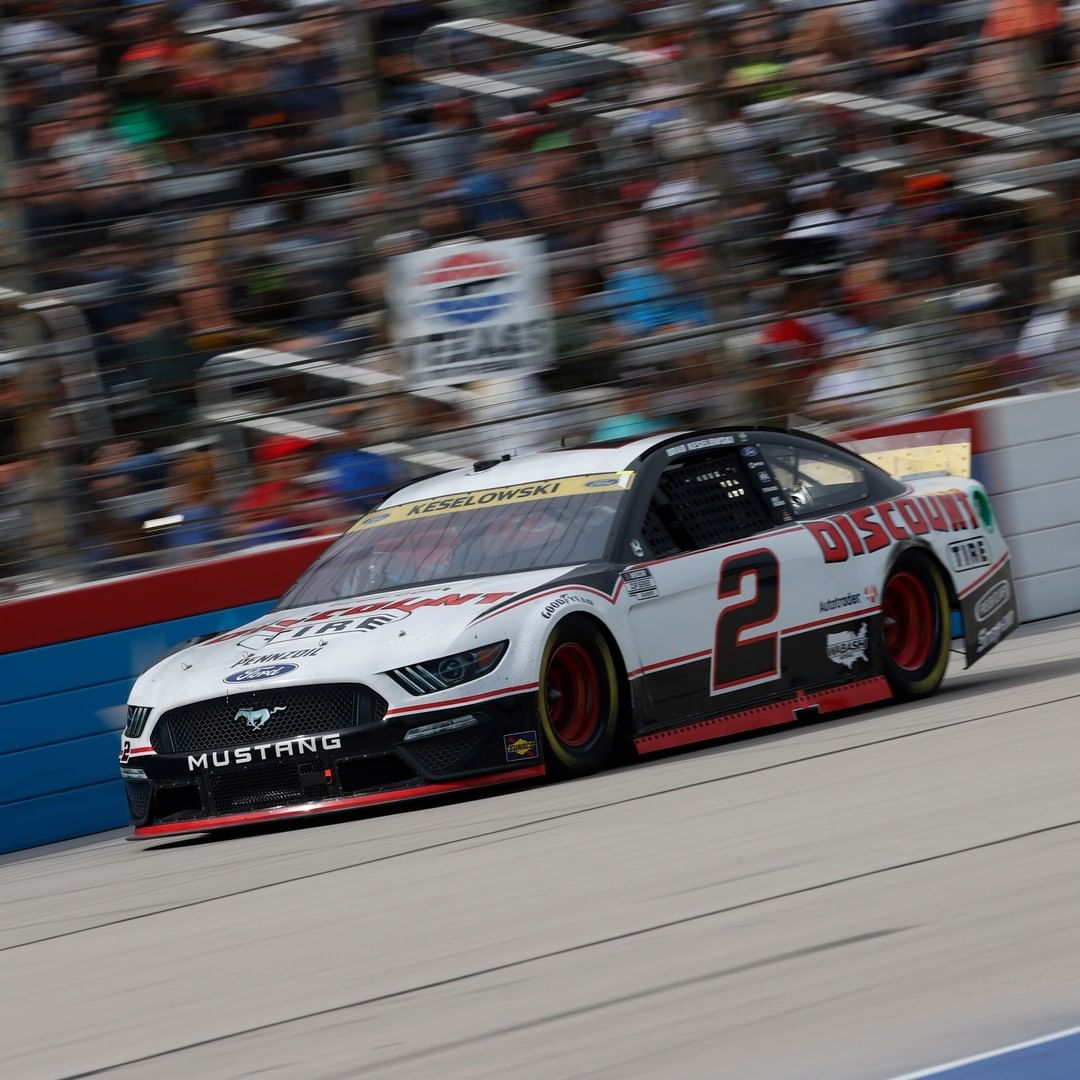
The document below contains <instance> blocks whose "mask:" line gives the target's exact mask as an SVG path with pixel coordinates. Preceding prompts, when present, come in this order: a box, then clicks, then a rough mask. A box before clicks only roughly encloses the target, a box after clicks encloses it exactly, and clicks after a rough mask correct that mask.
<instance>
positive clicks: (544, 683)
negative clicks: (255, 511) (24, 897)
mask: <svg viewBox="0 0 1080 1080" xmlns="http://www.w3.org/2000/svg"><path fill="white" fill-rule="evenodd" d="M1016 624H1017V614H1016V606H1015V598H1014V593H1013V585H1012V578H1011V574H1010V568H1009V552H1008V548H1007V547H1006V544H1005V542H1004V540H1003V538H1002V536H1001V533H1000V530H998V529H997V528H996V526H995V522H994V517H993V512H992V510H991V507H990V503H989V500H988V499H987V497H986V493H985V492H984V490H983V489H982V487H981V486H980V485H979V484H978V483H976V482H975V481H973V480H970V479H967V478H964V477H959V476H948V475H936V476H930V477H923V478H922V479H917V480H912V481H909V482H907V483H902V482H900V481H898V480H896V479H893V478H892V477H891V476H889V475H888V474H887V473H885V472H883V471H882V470H881V469H879V468H877V467H876V466H874V465H872V464H870V463H869V462H868V461H866V460H864V459H863V458H861V457H859V456H857V455H856V454H854V453H851V452H850V451H848V450H845V449H842V448H841V447H839V446H836V445H834V444H832V443H829V442H826V441H824V440H821V439H817V438H814V437H811V436H807V435H799V434H794V433H787V432H781V431H775V430H767V429H745V430H716V431H705V432H695V433H682V434H677V435H663V436H654V437H651V438H646V439H639V440H636V441H632V442H625V443H621V444H618V445H603V446H592V447H584V448H580V449H567V450H552V451H546V452H541V453H535V454H531V455H529V456H528V457H522V458H517V459H513V460H503V461H495V462H490V461H489V462H479V463H477V464H476V465H475V466H473V467H472V468H469V469H463V470H459V471H456V472H451V473H447V474H444V475H441V476H436V477H433V478H430V479H425V480H421V481H418V482H416V483H413V484H411V485H409V486H407V487H405V488H403V489H401V490H400V491H398V492H396V493H395V494H394V495H392V496H391V497H390V498H388V499H387V500H386V501H385V502H384V503H383V504H382V505H381V506H379V507H378V508H377V509H376V510H374V511H372V512H371V513H369V514H367V515H365V516H364V517H363V518H361V519H360V520H359V521H358V522H357V523H356V524H355V525H354V526H353V527H352V529H350V530H349V531H348V532H347V533H345V534H344V535H343V536H342V537H341V538H340V539H338V540H337V541H336V542H335V543H334V544H333V545H332V546H331V547H330V548H329V549H328V550H327V551H326V553H325V554H324V555H323V556H322V557H321V558H320V559H319V560H318V561H317V562H315V563H314V565H312V566H311V568H310V569H309V570H308V571H307V572H306V573H305V574H304V575H303V576H302V577H301V578H300V580H299V581H297V583H296V584H295V585H294V586H293V587H292V588H291V589H290V590H289V592H288V593H287V594H286V595H285V596H284V598H283V599H282V600H281V602H280V604H279V606H278V607H277V609H276V610H275V611H274V612H273V614H272V615H270V616H268V617H266V618H264V619H262V620H260V621H258V622H255V623H252V624H250V625H248V626H244V627H241V628H240V629H238V630H234V631H231V632H229V633H226V634H222V635H220V636H217V637H214V638H212V639H211V640H207V641H202V642H200V643H197V644H193V645H190V646H188V647H186V648H184V649H182V650H181V651H178V652H174V653H173V654H171V655H169V656H167V657H166V658H165V659H163V660H161V661H159V662H158V663H157V664H156V665H155V666H154V667H152V668H151V669H150V670H149V671H147V672H146V673H145V674H144V675H143V676H142V677H141V678H140V679H139V680H138V681H137V682H136V683H135V686H134V688H133V690H132V693H131V698H130V703H129V705H128V724H127V727H126V729H125V732H124V737H123V743H122V752H121V758H120V765H121V772H122V774H123V777H124V779H125V781H126V784H127V791H128V799H129V802H130V808H131V813H132V817H133V819H134V823H135V835H136V836H139V837H152V836H159V835H163V834H170V833H179V832H202V831H206V830H209V829H217V828H222V827H228V826H236V825H243V824H249V823H253V822H262V821H268V820H274V819H277V818H279V817H286V816H291V815H306V814H310V813H313V812H326V811H338V810H345V809H349V808H352V807H357V806H364V805H369V804H376V803H382V802H387V801H390V800H396V799H410V798H416V797H420V796H429V795H435V794H440V793H445V792H450V791H455V790H459V789H467V788H473V787H477V786H480V785H490V784H502V783H506V782H509V781H522V780H527V779H531V778H537V777H540V776H542V775H544V774H545V773H547V774H563V775H566V774H580V773H586V772H590V771H593V770H596V769H599V768H600V767H601V766H603V765H604V763H605V762H606V761H607V760H608V758H609V756H610V755H611V754H612V752H613V750H614V748H615V747H616V744H617V743H619V742H622V743H623V744H625V745H627V746H630V747H633V748H635V749H636V751H637V752H638V753H649V752H651V751H656V750H661V749H664V748H668V747H673V746H679V745H684V744H688V743H694V742H701V741H703V740H708V739H715V738H717V737H721V736H726V735H731V734H734V733H736V732H742V731H747V730H749V729H752V728H762V727H767V726H774V725H778V724H783V723H785V722H788V721H791V720H793V719H796V718H799V717H803V716H812V715H816V714H825V713H829V712H833V711H836V710H840V709H849V708H853V707H857V706H860V705H865V704H868V703H870V702H875V701H881V700H884V699H886V698H889V697H898V698H916V697H922V696H925V695H927V694H930V693H932V692H933V691H934V690H935V689H936V688H937V686H938V684H939V683H940V682H941V679H942V677H943V675H944V673H945V668H946V664H947V661H948V656H949V649H950V642H951V640H952V639H953V638H963V639H964V647H965V651H966V656H967V661H968V663H972V662H974V661H975V660H977V659H978V658H979V657H981V656H983V655H984V654H985V653H986V652H987V651H988V650H989V649H991V648H992V647H993V646H994V645H995V644H996V643H997V642H999V641H1000V640H1001V639H1002V638H1003V637H1004V636H1005V635H1006V634H1008V633H1009V632H1010V631H1011V630H1012V629H1014V627H1015V626H1016Z"/></svg>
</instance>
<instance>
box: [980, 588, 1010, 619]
mask: <svg viewBox="0 0 1080 1080" xmlns="http://www.w3.org/2000/svg"><path fill="white" fill-rule="evenodd" d="M1011 596H1012V589H1011V588H1010V587H1009V583H1008V582H1007V581H999V582H998V583H997V584H996V585H995V586H994V587H993V588H992V589H991V590H990V591H989V592H987V593H986V594H985V595H984V596H980V597H979V600H978V603H976V605H975V621H976V622H986V620H987V619H989V618H990V617H991V616H992V615H993V614H994V612H996V611H998V610H999V609H1000V608H1003V607H1004V606H1005V605H1006V604H1007V603H1008V602H1009V598H1010V597H1011Z"/></svg>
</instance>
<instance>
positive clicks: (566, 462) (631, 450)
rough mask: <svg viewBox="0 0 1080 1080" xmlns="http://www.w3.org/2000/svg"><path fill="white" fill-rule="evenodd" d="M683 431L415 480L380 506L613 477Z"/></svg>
mask: <svg viewBox="0 0 1080 1080" xmlns="http://www.w3.org/2000/svg"><path fill="white" fill-rule="evenodd" d="M686 434H689V433H688V432H686V431H664V432H660V433H659V434H656V435H649V436H647V437H645V438H641V439H633V440H631V441H628V442H620V443H618V444H606V445H596V446H582V447H575V448H572V449H562V448H560V449H554V450H538V451H535V452H533V453H530V454H522V455H521V457H512V458H510V459H509V460H506V461H503V460H500V461H497V462H496V463H495V464H493V465H490V466H489V467H487V468H482V469H480V470H479V471H477V470H476V468H475V467H470V468H467V469H454V470H453V471H451V472H446V473H440V474H439V475H438V476H432V477H428V478H426V479H423V480H417V481H416V482H415V483H412V484H406V485H405V487H403V488H399V489H398V490H397V491H395V492H394V493H393V494H392V495H390V497H389V498H387V499H386V501H385V502H384V503H382V505H383V506H396V505H399V504H400V503H408V502H417V501H419V500H422V499H434V498H438V497H440V496H443V495H459V494H462V493H464V492H467V491H479V490H483V489H485V488H492V487H505V486H510V485H515V484H531V483H537V482H539V481H542V480H557V479H559V478H560V477H564V476H587V475H591V474H595V473H613V472H619V471H621V470H623V469H626V468H628V467H629V466H630V465H631V464H632V463H633V462H634V461H636V460H637V459H638V458H639V457H641V455H642V454H644V453H645V452H646V451H648V450H650V449H651V448H652V447H654V446H657V445H659V444H661V443H665V442H667V441H668V440H669V439H673V438H675V437H677V436H679V435H686Z"/></svg>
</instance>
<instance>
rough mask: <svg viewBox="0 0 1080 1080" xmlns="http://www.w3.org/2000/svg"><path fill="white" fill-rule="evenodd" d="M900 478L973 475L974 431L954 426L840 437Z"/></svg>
mask: <svg viewBox="0 0 1080 1080" xmlns="http://www.w3.org/2000/svg"><path fill="white" fill-rule="evenodd" d="M836 442H838V443H839V444H840V445H841V446H844V447H846V448H847V449H848V450H853V451H854V452H855V453H856V454H859V455H861V456H862V457H864V458H866V460H867V461H869V462H871V463H872V464H874V465H876V466H877V467H878V468H879V469H884V470H885V472H887V473H889V475H890V476H893V477H895V478H896V479H897V480H915V479H918V478H919V477H923V476H963V477H970V476H971V431H970V430H969V429H967V428H952V429H948V430H940V431H912V432H909V433H906V434H903V435H879V436H876V437H873V438H858V439H855V438H845V437H844V436H842V435H841V436H838V437H837V438H836Z"/></svg>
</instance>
